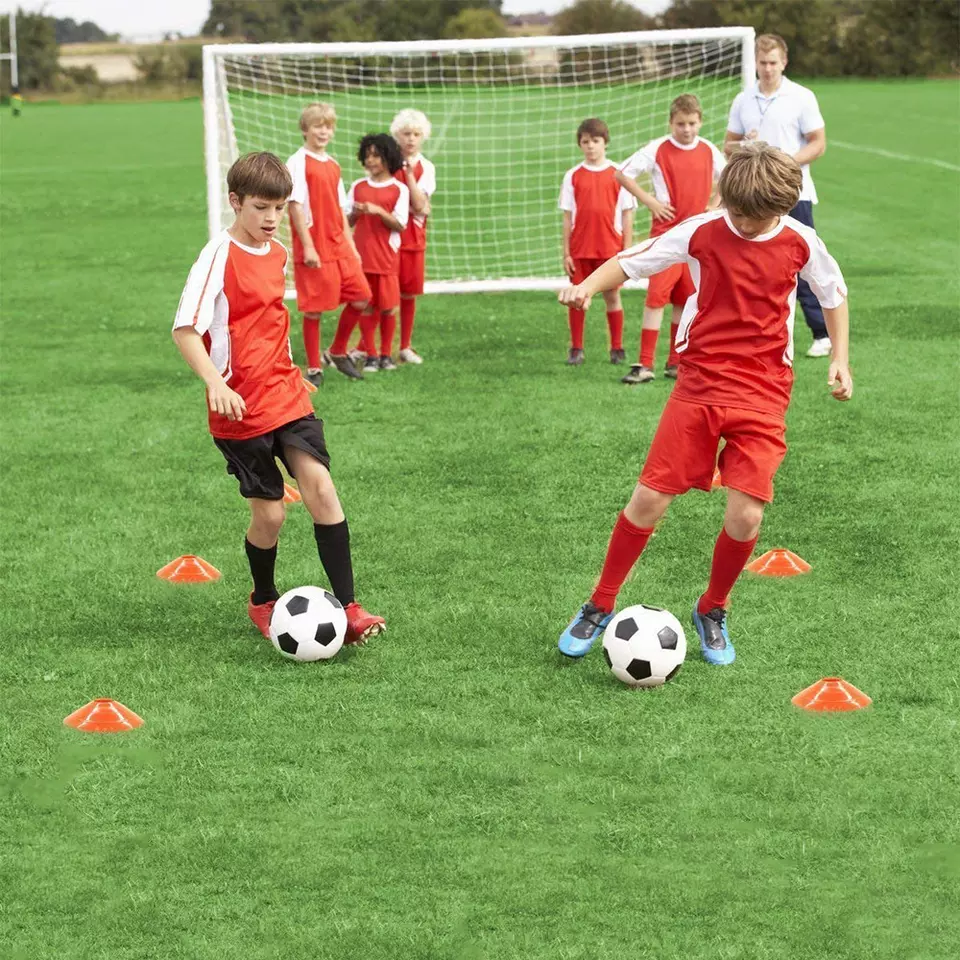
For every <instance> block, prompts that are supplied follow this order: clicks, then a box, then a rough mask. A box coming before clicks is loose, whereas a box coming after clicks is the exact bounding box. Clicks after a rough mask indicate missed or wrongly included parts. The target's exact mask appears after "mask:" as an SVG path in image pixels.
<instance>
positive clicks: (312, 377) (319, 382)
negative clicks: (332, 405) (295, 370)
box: [306, 367, 323, 387]
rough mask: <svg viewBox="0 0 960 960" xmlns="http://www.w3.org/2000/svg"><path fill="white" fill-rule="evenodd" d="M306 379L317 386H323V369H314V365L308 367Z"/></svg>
mask: <svg viewBox="0 0 960 960" xmlns="http://www.w3.org/2000/svg"><path fill="white" fill-rule="evenodd" d="M306 379H307V380H309V381H310V382H311V383H312V384H313V385H314V386H315V387H322V386H323V371H322V370H320V369H316V370H314V368H313V367H308V368H307V375H306Z"/></svg>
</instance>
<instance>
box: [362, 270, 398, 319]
mask: <svg viewBox="0 0 960 960" xmlns="http://www.w3.org/2000/svg"><path fill="white" fill-rule="evenodd" d="M366 278H367V283H368V284H370V306H372V307H373V308H374V310H379V311H380V312H381V313H383V312H384V311H388V310H396V309H397V307H399V306H400V278H399V277H398V276H397V275H396V274H395V273H368V274H366Z"/></svg>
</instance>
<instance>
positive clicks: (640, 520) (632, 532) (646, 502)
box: [590, 483, 673, 613]
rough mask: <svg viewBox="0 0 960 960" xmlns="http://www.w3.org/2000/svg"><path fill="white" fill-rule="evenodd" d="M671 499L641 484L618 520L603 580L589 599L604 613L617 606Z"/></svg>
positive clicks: (608, 549)
mask: <svg viewBox="0 0 960 960" xmlns="http://www.w3.org/2000/svg"><path fill="white" fill-rule="evenodd" d="M671 500H673V494H670V493H660V492H659V491H657V490H652V489H650V487H645V486H644V485H643V484H642V483H638V484H637V486H636V488H635V489H634V491H633V496H631V497H630V502H629V503H628V504H627V505H626V507H625V508H624V510H623V512H622V513H621V514H620V516H619V517H617V522H616V524H614V527H613V533H612V534H611V536H610V543H609V544H608V546H607V555H606V558H605V559H604V562H603V570H602V571H601V573H600V579H599V581H598V582H597V586H596V589H595V590H594V591H593V595H592V596H591V597H590V600H591V602H592V603H593V604H594V605H595V606H597V607H599V608H600V609H601V610H603V611H604V612H605V613H609V612H610V611H612V610H613V609H614V607H615V606H616V603H617V594H618V593H619V592H620V588H621V587H622V586H623V584H624V581H625V580H626V579H627V577H628V576H629V574H630V571H631V570H632V569H633V565H634V564H635V563H636V562H637V560H638V558H639V557H640V554H641V553H643V551H644V548H645V547H646V545H647V541H648V540H649V539H650V536H651V534H652V533H653V528H654V525H655V524H656V522H657V521H658V520H659V519H660V518H661V517H662V516H663V514H664V513H665V512H666V510H667V507H668V506H670V501H671Z"/></svg>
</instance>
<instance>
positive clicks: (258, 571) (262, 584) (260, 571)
mask: <svg viewBox="0 0 960 960" xmlns="http://www.w3.org/2000/svg"><path fill="white" fill-rule="evenodd" d="M243 545H244V547H245V548H246V551H247V560H248V561H249V562H250V573H251V574H252V576H253V602H254V603H255V604H260V603H269V602H270V601H271V600H279V599H280V594H279V593H277V586H276V584H275V583H274V582H273V570H274V567H275V566H276V565H277V545H276V544H274V545H273V546H272V547H267V548H266V549H264V548H263V547H255V546H254V545H253V544H252V543H251V542H250V541H249V540H244V542H243Z"/></svg>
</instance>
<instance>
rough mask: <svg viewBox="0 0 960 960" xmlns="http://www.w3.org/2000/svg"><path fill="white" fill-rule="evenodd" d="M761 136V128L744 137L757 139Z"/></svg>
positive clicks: (745, 138)
mask: <svg viewBox="0 0 960 960" xmlns="http://www.w3.org/2000/svg"><path fill="white" fill-rule="evenodd" d="M759 136H760V131H759V130H751V131H750V132H749V133H748V134H747V135H746V136H745V137H744V138H743V139H744V140H756V139H757V137H759Z"/></svg>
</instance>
